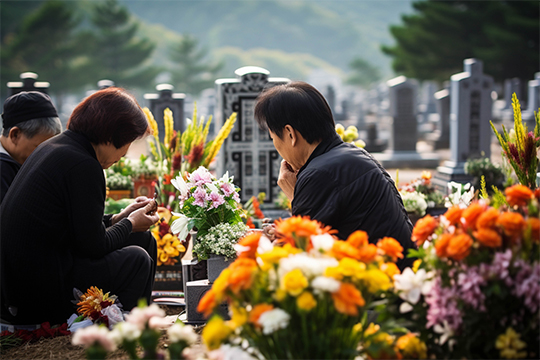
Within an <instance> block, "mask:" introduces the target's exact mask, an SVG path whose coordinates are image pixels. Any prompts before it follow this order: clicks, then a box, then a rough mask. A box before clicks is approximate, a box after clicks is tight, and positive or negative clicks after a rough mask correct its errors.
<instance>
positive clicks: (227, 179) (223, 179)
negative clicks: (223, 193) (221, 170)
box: [219, 171, 234, 183]
mask: <svg viewBox="0 0 540 360" xmlns="http://www.w3.org/2000/svg"><path fill="white" fill-rule="evenodd" d="M233 180H234V176H231V177H229V172H228V171H227V172H225V174H223V176H222V177H221V179H219V181H221V182H222V183H227V182H231V183H232V182H233Z"/></svg>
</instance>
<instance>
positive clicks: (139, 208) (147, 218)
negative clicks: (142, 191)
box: [111, 196, 159, 232]
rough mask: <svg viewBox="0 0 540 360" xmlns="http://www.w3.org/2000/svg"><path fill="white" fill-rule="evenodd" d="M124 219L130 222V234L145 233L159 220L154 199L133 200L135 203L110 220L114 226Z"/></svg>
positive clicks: (140, 198) (141, 197)
mask: <svg viewBox="0 0 540 360" xmlns="http://www.w3.org/2000/svg"><path fill="white" fill-rule="evenodd" d="M124 218H127V219H128V220H129V221H130V222H131V225H132V230H131V231H132V232H141V231H146V230H148V229H149V228H150V226H152V225H154V224H155V223H156V222H158V220H159V215H158V214H157V203H156V201H155V200H154V199H149V198H147V197H146V196H139V197H138V198H136V199H135V202H133V203H132V204H130V205H128V206H127V207H126V208H125V209H124V210H122V212H121V213H119V214H116V215H114V216H113V217H112V218H111V223H112V224H115V223H117V222H118V221H120V220H122V219H124Z"/></svg>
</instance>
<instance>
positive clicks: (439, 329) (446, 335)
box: [433, 320, 456, 350]
mask: <svg viewBox="0 0 540 360" xmlns="http://www.w3.org/2000/svg"><path fill="white" fill-rule="evenodd" d="M433 331H435V332H436V333H437V334H441V337H440V338H439V342H440V344H441V345H443V344H444V343H445V342H446V341H447V340H448V339H450V338H451V337H452V336H454V330H452V328H451V327H450V326H449V325H448V321H446V320H444V321H443V324H442V326H441V324H435V326H433ZM455 343H456V340H454V339H450V340H449V341H448V347H449V348H450V350H452V348H453V347H454V344H455Z"/></svg>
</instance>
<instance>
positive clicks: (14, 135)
mask: <svg viewBox="0 0 540 360" xmlns="http://www.w3.org/2000/svg"><path fill="white" fill-rule="evenodd" d="M21 135H22V132H21V129H19V128H18V127H16V126H13V127H12V128H11V129H10V130H9V136H8V137H9V139H10V140H11V142H12V143H13V144H14V145H17V143H18V142H19V139H20V138H21Z"/></svg>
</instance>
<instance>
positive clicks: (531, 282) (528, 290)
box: [512, 259, 540, 313]
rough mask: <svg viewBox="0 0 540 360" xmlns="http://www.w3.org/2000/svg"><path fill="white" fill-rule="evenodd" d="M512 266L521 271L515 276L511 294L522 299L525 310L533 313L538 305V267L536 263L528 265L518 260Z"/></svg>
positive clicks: (539, 268) (539, 294) (539, 288)
mask: <svg viewBox="0 0 540 360" xmlns="http://www.w3.org/2000/svg"><path fill="white" fill-rule="evenodd" d="M514 266H516V267H517V268H518V269H519V268H521V269H520V270H519V272H518V274H517V276H516V281H515V288H514V289H513V291H512V294H514V295H516V296H517V297H521V298H523V302H524V304H525V306H526V307H527V309H529V311H530V312H531V313H535V312H536V311H537V310H538V306H539V304H540V265H539V264H538V263H534V264H532V265H530V264H527V263H526V262H525V261H523V260H521V259H520V260H518V261H516V262H515V263H514Z"/></svg>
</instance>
